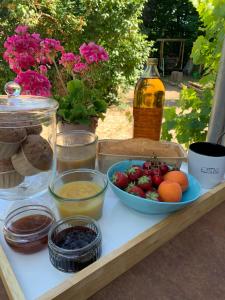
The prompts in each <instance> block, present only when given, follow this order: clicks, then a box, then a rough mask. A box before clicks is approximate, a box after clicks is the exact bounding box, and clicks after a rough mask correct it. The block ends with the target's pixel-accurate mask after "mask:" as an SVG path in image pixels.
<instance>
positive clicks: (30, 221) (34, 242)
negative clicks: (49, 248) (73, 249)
mask: <svg viewBox="0 0 225 300" xmlns="http://www.w3.org/2000/svg"><path fill="white" fill-rule="evenodd" d="M52 222H53V220H52V219H51V218H50V217H48V216H45V215H41V214H36V215H29V216H25V217H22V218H20V219H17V220H15V221H13V222H11V223H10V224H9V225H8V227H7V232H5V240H6V242H7V243H8V245H9V246H10V247H12V248H13V249H14V250H15V251H17V252H20V253H24V254H31V253H34V252H37V251H40V250H41V249H42V248H44V247H45V246H46V245H47V242H48V231H49V229H50V225H51V224H52Z"/></svg>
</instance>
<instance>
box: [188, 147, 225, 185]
mask: <svg viewBox="0 0 225 300" xmlns="http://www.w3.org/2000/svg"><path fill="white" fill-rule="evenodd" d="M188 172H189V173H190V174H191V175H193V176H194V177H195V178H196V179H197V180H198V181H199V182H200V184H201V186H202V187H203V188H206V189H210V188H213V187H214V186H216V185H217V184H219V183H220V182H221V181H223V179H224V173H225V147H224V146H222V145H219V144H213V143H208V142H196V143H193V144H191V145H190V147H189V150H188Z"/></svg>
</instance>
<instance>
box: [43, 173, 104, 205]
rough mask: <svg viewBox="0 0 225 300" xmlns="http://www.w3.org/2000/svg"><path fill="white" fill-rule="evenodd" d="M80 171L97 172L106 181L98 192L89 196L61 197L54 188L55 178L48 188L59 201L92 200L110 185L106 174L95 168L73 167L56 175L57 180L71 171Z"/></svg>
mask: <svg viewBox="0 0 225 300" xmlns="http://www.w3.org/2000/svg"><path fill="white" fill-rule="evenodd" d="M80 172H83V173H92V174H96V175H100V176H101V177H102V179H103V181H104V187H103V188H102V189H101V190H100V191H99V192H97V193H96V194H93V195H91V196H89V197H84V198H79V199H77V198H72V199H70V198H64V197H61V196H59V195H57V194H56V193H55V191H54V188H53V185H54V179H53V180H52V182H51V183H50V185H49V187H48V189H49V192H50V193H51V195H52V196H53V197H54V198H55V199H56V200H58V201H62V202H80V201H86V200H90V199H92V198H95V197H97V196H99V195H101V194H103V193H104V192H105V190H106V188H107V186H108V180H107V177H106V175H105V174H103V173H101V172H99V171H97V170H93V169H72V170H69V171H65V172H62V173H61V174H60V175H58V176H57V177H56V180H57V179H60V178H62V177H63V176H64V175H68V174H71V173H80Z"/></svg>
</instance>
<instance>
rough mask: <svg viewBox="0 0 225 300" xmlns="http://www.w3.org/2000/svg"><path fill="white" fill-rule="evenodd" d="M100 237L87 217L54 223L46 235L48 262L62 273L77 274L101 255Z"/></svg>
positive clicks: (93, 222) (96, 227) (95, 225)
mask: <svg viewBox="0 0 225 300" xmlns="http://www.w3.org/2000/svg"><path fill="white" fill-rule="evenodd" d="M101 243H102V236H101V232H100V228H99V226H98V224H97V223H96V222H95V221H94V220H93V219H91V218H89V217H84V216H76V217H69V218H65V219H61V220H59V221H58V222H56V223H55V224H54V225H53V226H52V228H51V229H50V231H49V234H48V249H49V257H50V261H51V263H52V264H53V266H54V267H55V268H57V269H58V270H60V271H63V272H77V271H79V270H82V269H83V268H85V267H86V266H88V265H90V264H91V263H93V262H94V261H96V260H97V259H98V258H99V257H100V255H101V249H102V247H101Z"/></svg>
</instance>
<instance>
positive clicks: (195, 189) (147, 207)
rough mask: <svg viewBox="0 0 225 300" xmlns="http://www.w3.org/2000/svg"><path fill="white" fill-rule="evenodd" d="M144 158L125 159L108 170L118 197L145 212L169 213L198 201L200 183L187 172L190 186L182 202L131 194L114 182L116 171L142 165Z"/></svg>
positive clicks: (128, 204) (112, 186)
mask: <svg viewBox="0 0 225 300" xmlns="http://www.w3.org/2000/svg"><path fill="white" fill-rule="evenodd" d="M143 163H144V161H142V160H124V161H121V162H118V163H116V164H114V165H112V166H111V167H110V168H109V170H108V172H107V177H108V180H109V184H110V186H111V188H112V190H113V192H114V193H115V194H116V195H117V197H118V198H119V199H120V200H121V201H122V202H123V203H124V204H125V205H126V206H128V207H131V208H133V209H135V210H137V211H139V212H142V213H145V214H167V213H170V212H173V211H177V210H180V209H182V208H183V207H185V206H187V205H189V204H191V203H192V202H194V201H196V200H197V199H198V198H199V196H200V195H201V186H200V183H199V182H198V181H197V179H195V178H194V177H193V176H192V175H190V174H186V175H187V176H188V180H189V188H188V189H187V191H186V192H184V193H183V196H182V199H181V201H180V202H158V201H154V200H150V199H145V198H141V197H138V196H135V195H132V194H129V193H127V192H125V191H123V190H121V189H119V188H118V187H117V186H115V185H114V184H113V183H112V176H113V174H114V173H115V172H117V171H120V172H124V171H126V170H127V169H128V168H130V167H131V166H132V165H142V164H143Z"/></svg>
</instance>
